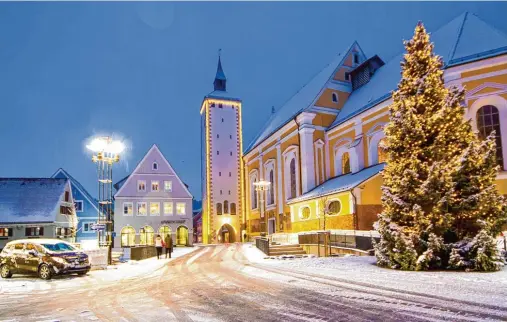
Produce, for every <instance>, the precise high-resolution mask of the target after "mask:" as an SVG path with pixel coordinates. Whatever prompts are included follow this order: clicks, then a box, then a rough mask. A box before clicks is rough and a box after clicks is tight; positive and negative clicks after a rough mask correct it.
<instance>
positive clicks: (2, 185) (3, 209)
mask: <svg viewBox="0 0 507 322" xmlns="http://www.w3.org/2000/svg"><path fill="white" fill-rule="evenodd" d="M68 180H69V179H63V178H62V179H57V178H0V223H3V224H8V223H43V222H53V221H55V219H56V218H55V216H56V212H55V209H56V208H57V207H59V201H60V198H61V196H62V194H63V192H64V190H65V185H66V184H67V182H68Z"/></svg>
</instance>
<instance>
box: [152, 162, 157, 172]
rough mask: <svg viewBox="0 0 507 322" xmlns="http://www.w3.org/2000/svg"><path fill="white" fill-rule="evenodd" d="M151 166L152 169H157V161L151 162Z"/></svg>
mask: <svg viewBox="0 0 507 322" xmlns="http://www.w3.org/2000/svg"><path fill="white" fill-rule="evenodd" d="M151 168H152V169H153V170H158V163H157V162H153V165H152V166H151Z"/></svg>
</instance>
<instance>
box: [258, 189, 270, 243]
mask: <svg viewBox="0 0 507 322" xmlns="http://www.w3.org/2000/svg"><path fill="white" fill-rule="evenodd" d="M254 186H255V191H257V192H258V193H259V197H260V198H259V199H260V200H259V201H260V203H261V204H260V206H261V207H260V208H261V219H262V220H263V221H265V226H266V227H265V233H266V236H267V235H268V221H267V218H265V214H264V209H265V205H264V193H265V192H266V191H268V190H269V187H270V186H271V182H269V181H264V180H261V181H259V182H255V183H254Z"/></svg>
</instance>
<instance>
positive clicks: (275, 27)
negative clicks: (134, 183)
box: [0, 2, 507, 199]
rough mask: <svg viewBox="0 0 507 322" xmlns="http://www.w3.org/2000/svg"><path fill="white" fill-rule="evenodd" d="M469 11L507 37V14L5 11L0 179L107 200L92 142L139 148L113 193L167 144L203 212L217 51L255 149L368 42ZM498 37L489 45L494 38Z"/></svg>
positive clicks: (378, 45)
mask: <svg viewBox="0 0 507 322" xmlns="http://www.w3.org/2000/svg"><path fill="white" fill-rule="evenodd" d="M464 11H470V12H473V13H476V14H477V15H479V16H480V17H481V18H482V19H484V20H485V21H487V22H488V23H490V24H492V25H493V26H495V27H496V28H498V29H500V30H501V31H503V32H504V33H507V20H506V19H505V12H507V3H500V2H497V3H478V2H464V3H458V2H445V3H435V2H417V3H402V2H390V3H378V2H377V3H366V2H357V3H346V2H335V3H332V2H325V3H322V2H321V3H303V2H297V3H294V2H293V3H287V2H278V3H268V2H257V3H246V2H242V3H240V2H238V3H232V2H220V3H210V2H206V3H199V2H189V3H167V2H166V3H161V2H155V3H146V2H144V3H134V2H128V3H120V2H113V3H92V2H85V3H58V2H52V3H5V2H4V3H0V24H1V28H0V149H1V151H2V153H1V158H0V177H47V176H50V175H51V174H52V173H53V172H54V171H56V170H57V169H58V168H59V167H63V168H64V169H66V170H67V171H68V172H69V173H70V174H71V175H73V176H74V177H75V178H76V179H78V180H79V181H81V183H82V184H83V185H84V186H85V187H86V188H87V189H89V190H90V192H91V193H93V194H95V193H96V179H95V167H94V165H93V163H92V162H91V160H90V156H89V155H87V154H86V153H85V151H84V148H83V146H84V140H85V139H86V138H87V137H89V136H91V135H93V134H101V133H114V134H115V135H117V136H121V137H123V138H125V139H127V140H128V141H129V142H130V148H129V151H128V153H127V154H126V156H125V158H124V159H123V161H122V163H121V164H120V165H119V166H117V167H116V168H115V172H114V177H115V181H117V180H119V179H121V178H122V177H123V176H125V175H126V174H127V173H129V172H130V171H132V170H133V168H134V167H135V165H136V164H137V162H138V161H139V160H140V159H141V158H142V156H143V155H144V153H146V151H147V150H148V149H149V147H150V146H151V145H152V144H153V143H156V144H157V145H158V146H159V147H160V149H161V150H162V152H163V153H164V154H165V156H166V157H167V159H168V160H169V162H170V163H171V164H172V165H173V167H174V168H175V170H176V171H177V172H178V174H179V175H180V177H181V178H182V180H183V181H185V182H186V183H187V184H188V185H189V186H190V190H191V192H192V193H193V194H194V196H195V197H196V198H197V199H200V182H201V180H200V123H199V121H200V115H199V107H200V103H201V101H202V98H203V96H204V95H205V94H207V93H208V92H210V91H211V90H212V82H213V77H214V73H215V70H216V62H217V50H218V48H222V59H223V60H222V61H223V66H224V70H225V73H226V76H227V78H228V89H229V90H230V91H231V92H233V93H234V94H236V95H237V96H240V97H241V98H242V99H243V128H244V132H243V137H244V141H245V144H247V143H249V142H250V140H251V139H252V138H253V136H255V134H256V133H257V131H259V130H260V128H261V126H262V125H263V124H264V123H265V121H266V120H267V118H268V117H269V113H270V110H271V106H272V105H274V106H275V108H276V107H279V106H280V105H281V104H283V102H285V101H286V100H287V99H288V98H289V97H290V96H291V95H292V94H293V93H294V92H295V91H296V90H297V89H299V88H300V87H301V86H302V85H304V84H305V83H306V82H307V81H308V80H309V79H310V78H311V77H312V76H313V75H314V74H316V73H317V72H318V71H319V70H320V69H321V68H322V67H324V66H325V65H326V64H327V63H329V61H331V59H332V58H333V57H334V55H336V54H337V53H338V52H341V51H342V50H343V49H345V48H346V47H347V46H349V45H350V44H351V43H352V41H354V40H357V41H358V42H359V44H360V45H361V46H362V48H363V50H364V51H365V53H366V54H367V55H368V56H371V55H374V54H378V55H379V56H380V57H381V58H383V59H384V60H388V59H389V58H391V57H392V56H394V55H395V54H396V53H399V52H400V51H401V50H402V39H406V38H409V37H410V36H411V34H412V31H413V28H414V26H415V24H416V23H417V21H418V20H422V21H423V22H424V23H425V24H426V27H427V28H428V29H429V30H430V31H431V30H435V29H437V28H439V27H440V26H442V25H444V24H445V23H446V22H448V21H449V20H451V19H452V18H454V17H456V16H457V15H459V14H461V13H463V12H464ZM485 36H487V35H485Z"/></svg>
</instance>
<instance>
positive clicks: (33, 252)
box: [28, 249, 37, 256]
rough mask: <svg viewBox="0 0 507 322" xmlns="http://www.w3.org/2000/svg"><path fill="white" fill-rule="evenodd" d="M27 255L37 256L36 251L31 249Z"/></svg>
mask: <svg viewBox="0 0 507 322" xmlns="http://www.w3.org/2000/svg"><path fill="white" fill-rule="evenodd" d="M28 255H32V256H37V251H36V250H33V249H31V250H29V251H28Z"/></svg>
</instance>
